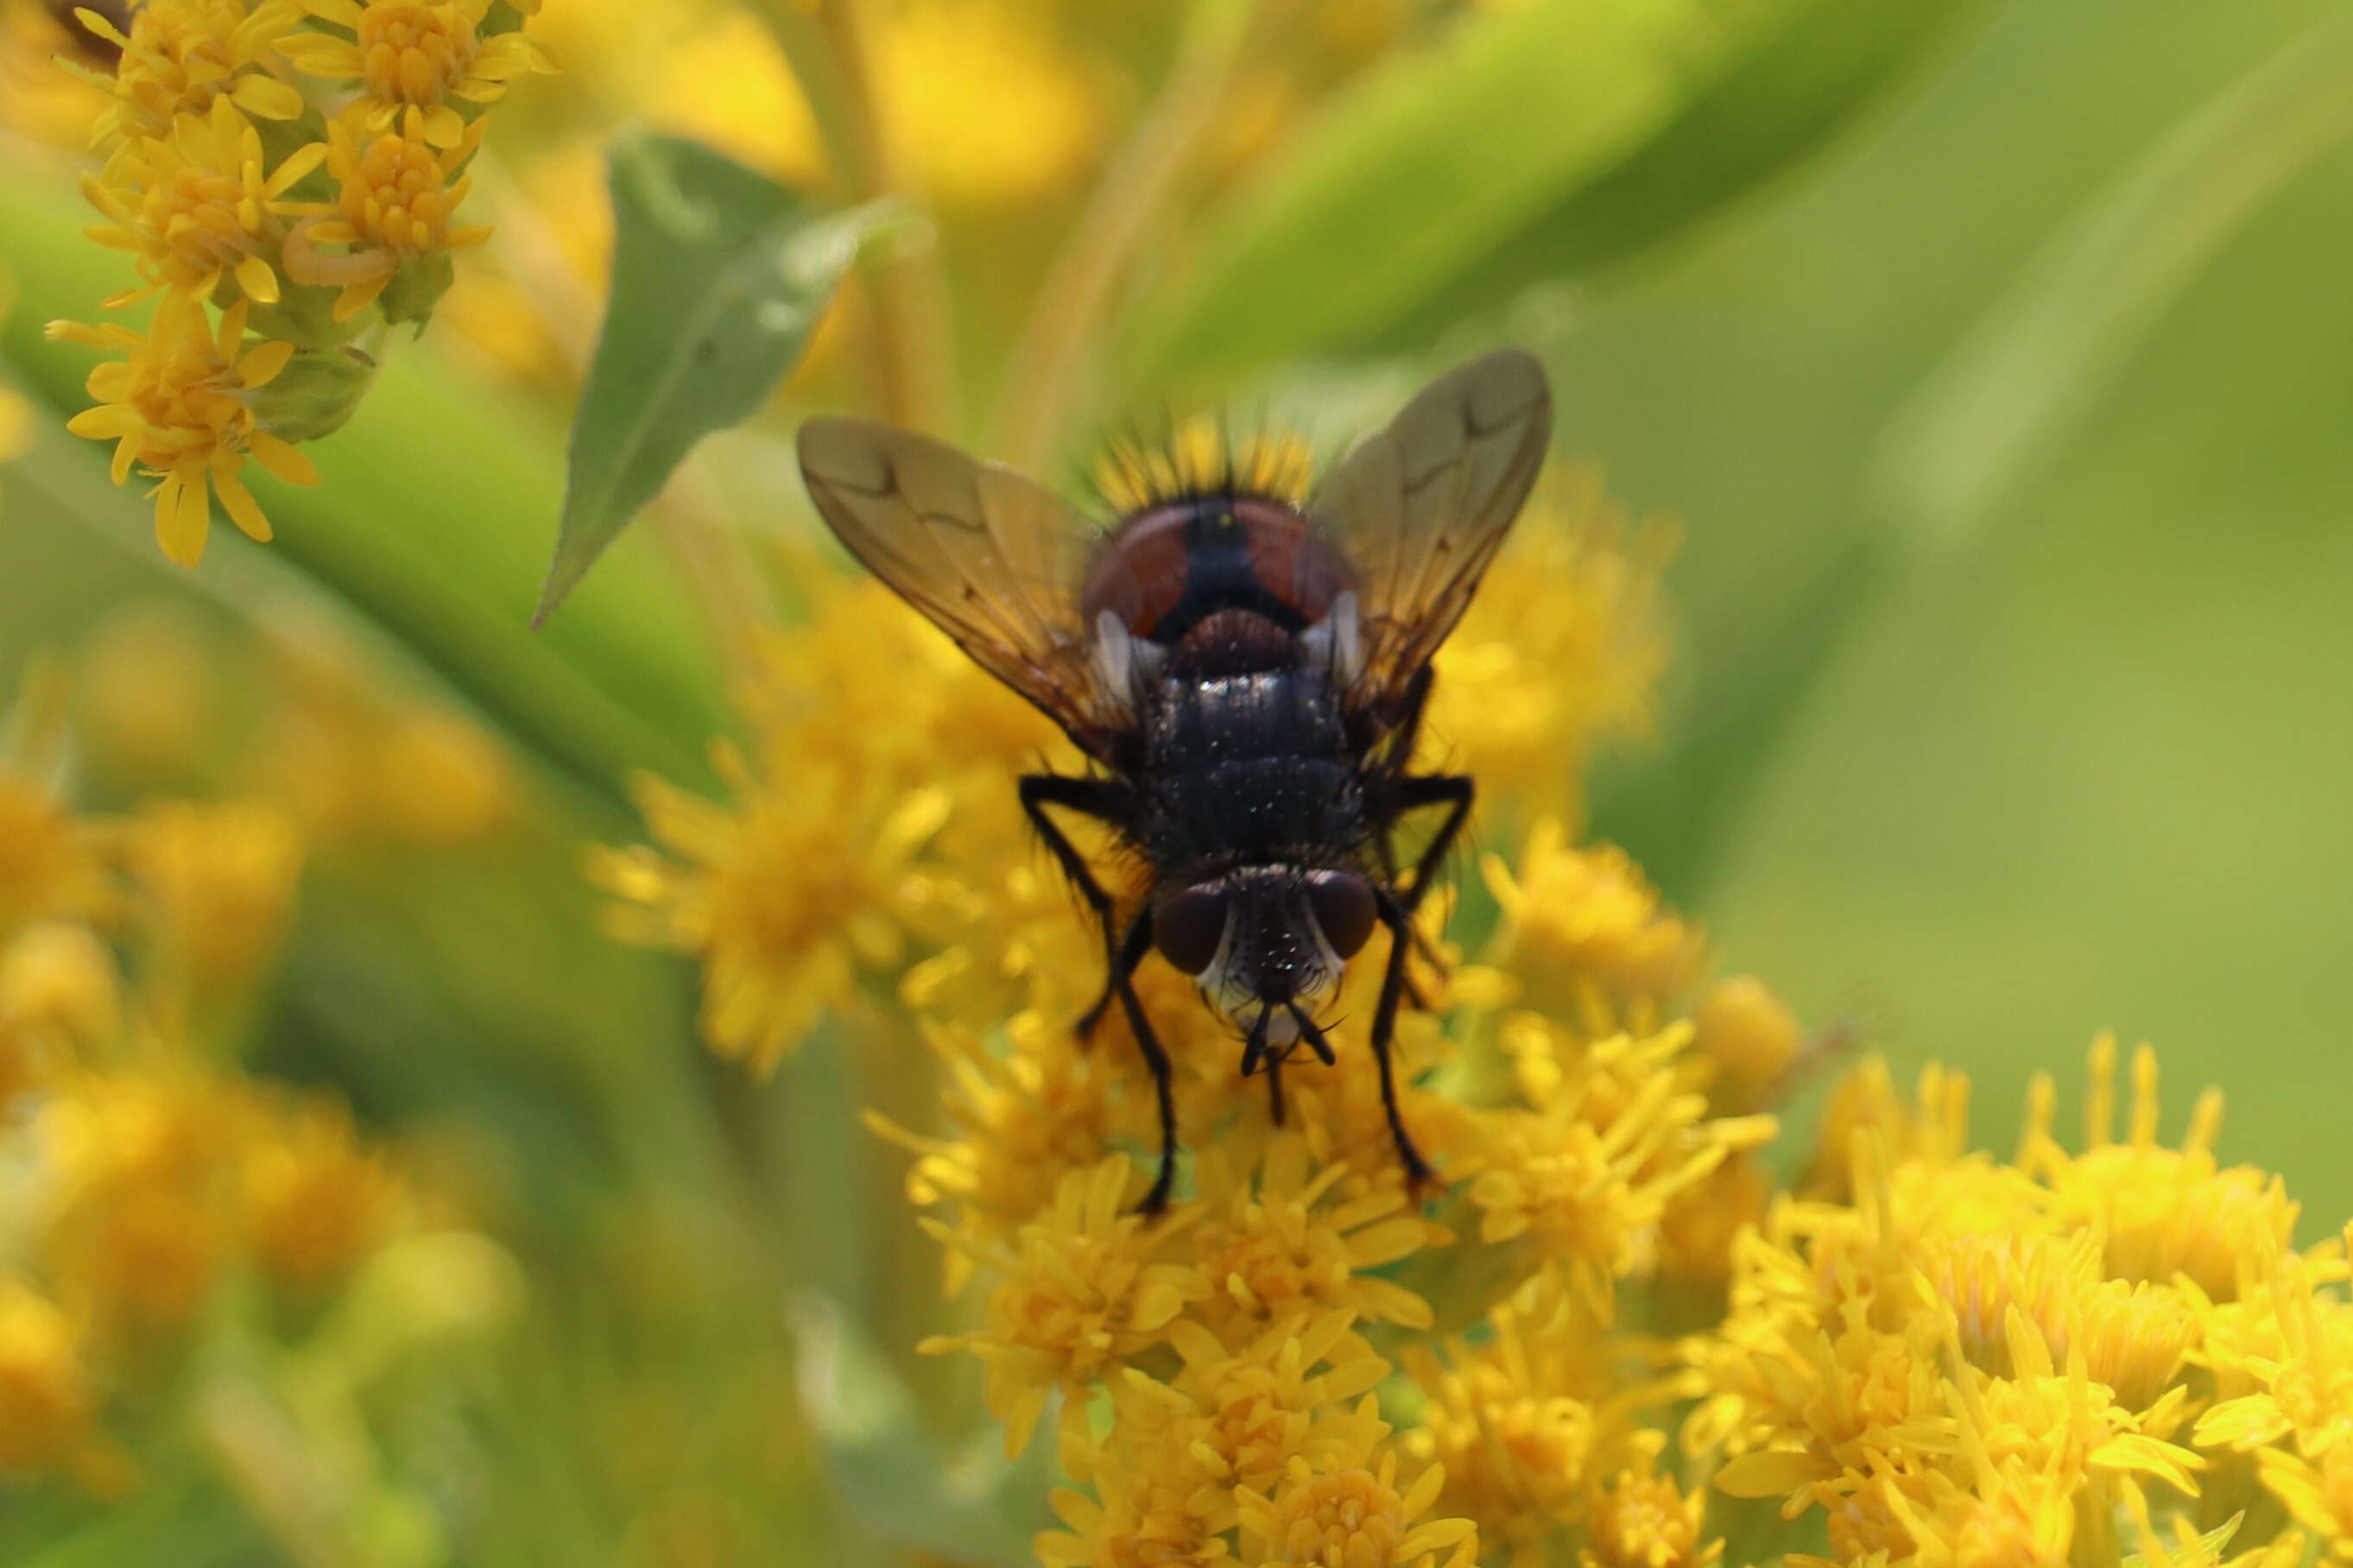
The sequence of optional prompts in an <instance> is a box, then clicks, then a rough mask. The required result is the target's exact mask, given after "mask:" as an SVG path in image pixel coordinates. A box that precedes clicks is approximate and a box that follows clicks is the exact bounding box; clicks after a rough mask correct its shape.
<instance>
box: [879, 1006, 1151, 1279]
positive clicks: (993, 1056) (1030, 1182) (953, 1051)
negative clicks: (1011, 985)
mask: <svg viewBox="0 0 2353 1568" xmlns="http://www.w3.org/2000/svg"><path fill="white" fill-rule="evenodd" d="M1007 1032H1008V1037H1009V1048H1008V1050H1006V1051H1004V1052H1002V1053H999V1052H997V1051H994V1050H991V1049H990V1048H989V1047H987V1045H986V1044H984V1043H983V1042H981V1041H980V1040H979V1039H977V1038H976V1037H973V1036H972V1035H970V1034H968V1033H965V1032H964V1031H961V1030H954V1029H950V1028H948V1027H946V1026H930V1027H927V1028H925V1029H924V1031H923V1038H924V1040H925V1042H926V1043H927V1044H928V1045H929V1047H931V1049H932V1051H933V1053H934V1055H935V1056H936V1057H938V1058H939V1059H940V1060H941V1061H942V1063H944V1065H945V1067H946V1068H947V1077H948V1085H949V1092H948V1096H947V1100H946V1109H947V1114H948V1116H949V1118H950V1119H951V1120H952V1121H955V1123H956V1124H957V1127H958V1131H959V1135H958V1136H956V1137H954V1138H933V1137H925V1136H923V1135H921V1134H918V1133H914V1132H911V1131H907V1130H906V1129H904V1128H902V1127H901V1126H899V1125H898V1124H897V1123H896V1122H893V1121H891V1120H890V1119H889V1118H887V1117H884V1116H882V1115H881V1113H880V1112H877V1111H871V1110H870V1111H869V1112H868V1113H867V1125H868V1126H870V1127H871V1128H872V1129H873V1130H874V1131H876V1132H878V1133H879V1134H881V1136H882V1137H884V1138H887V1139H889V1140H890V1141H891V1142H894V1143H897V1144H899V1145H900V1146H901V1147H902V1148H904V1149H907V1150H910V1151H912V1152H913V1153H914V1154H915V1155H916V1156H917V1158H916V1160H915V1163H914V1164H913V1167H912V1168H911V1169H910V1170H909V1171H908V1173H907V1197H908V1200H909V1201H910V1202H912V1203H914V1204H917V1205H923V1206H924V1207H929V1206H931V1205H934V1204H938V1203H941V1202H944V1201H946V1200H948V1199H951V1198H953V1199H954V1200H955V1202H956V1204H957V1205H958V1206H957V1219H956V1223H957V1225H958V1226H959V1227H960V1228H961V1229H962V1230H964V1232H965V1234H967V1235H970V1236H976V1237H983V1238H986V1239H988V1240H992V1241H993V1240H999V1239H1002V1238H1003V1237H1008V1236H1010V1235H1012V1234H1013V1232H1014V1231H1015V1229H1017V1228H1018V1226H1020V1225H1021V1223H1022V1222H1023V1221H1025V1220H1027V1219H1029V1217H1030V1216H1031V1215H1035V1214H1037V1213H1038V1212H1039V1210H1040V1209H1042V1208H1044V1207H1045V1206H1046V1205H1047V1204H1048V1203H1049V1202H1050V1200H1051V1198H1052V1196H1053V1194H1054V1190H1055V1188H1056V1187H1057V1186H1058V1185H1060V1183H1061V1180H1062V1177H1063V1175H1064V1174H1065V1173H1068V1172H1071V1171H1074V1170H1081V1169H1085V1168H1090V1167H1092V1166H1093V1165H1094V1164H1096V1163H1098V1162H1100V1161H1101V1160H1102V1159H1103V1155H1104V1153H1105V1152H1108V1149H1109V1147H1110V1140H1111V1133H1112V1109H1113V1108H1112V1103H1111V1099H1110V1095H1109V1092H1108V1091H1109V1088H1110V1083H1111V1079H1110V1076H1109V1070H1108V1068H1107V1058H1108V1056H1109V1053H1108V1052H1105V1051H1100V1050H1094V1051H1079V1050H1073V1049H1072V1048H1071V1042H1070V1037H1069V1032H1068V1026H1067V1025H1065V1024H1060V1023H1058V1022H1050V1021H1048V1020H1047V1019H1045V1018H1043V1017H1042V1016H1039V1015H1038V1014H1036V1013H1024V1014H1022V1015H1021V1016H1019V1017H1018V1018H1016V1019H1015V1020H1014V1022H1013V1025H1012V1026H1011V1027H1010V1028H1009V1029H1008V1031H1007ZM1131 1055H1132V1053H1131ZM947 1258H948V1263H949V1271H948V1287H949V1289H950V1290H951V1291H954V1290H955V1289H958V1288H959V1287H960V1286H961V1285H962V1284H963V1280H964V1274H965V1269H966V1268H968V1267H969V1265H970V1259H969V1258H968V1257H967V1256H966V1255H965V1253H963V1252H958V1251H951V1252H949V1253H948V1254H947Z"/></svg>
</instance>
